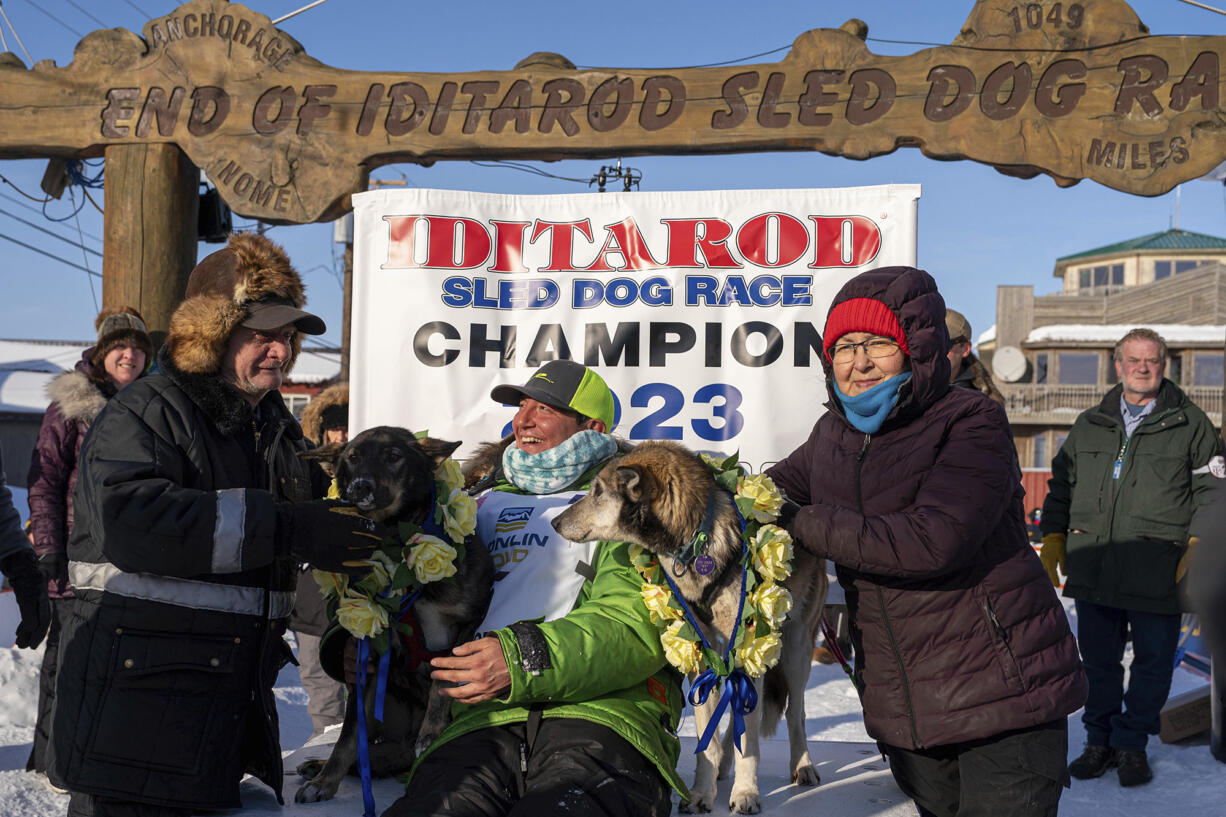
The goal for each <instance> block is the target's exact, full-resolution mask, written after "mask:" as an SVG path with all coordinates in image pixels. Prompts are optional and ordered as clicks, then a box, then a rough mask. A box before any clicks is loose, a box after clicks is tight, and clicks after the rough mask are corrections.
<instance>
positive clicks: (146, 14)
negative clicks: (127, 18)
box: [123, 0, 153, 20]
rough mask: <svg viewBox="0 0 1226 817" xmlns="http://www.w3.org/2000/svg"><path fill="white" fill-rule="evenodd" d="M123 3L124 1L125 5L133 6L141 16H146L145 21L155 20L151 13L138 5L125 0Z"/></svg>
mask: <svg viewBox="0 0 1226 817" xmlns="http://www.w3.org/2000/svg"><path fill="white" fill-rule="evenodd" d="M123 1H124V2H125V3H127V4H128V5H129V6H131V7H132V8H134V9H136V10H137V11H139V12H140V13H141V14H143V15H145V19H146V20H149V19H152V18H153V15H152V14H150V13H149V12H147V11H145V10H144V9H142V8H141V7H140V6H138V5H136V4H135V3H133V2H132V0H123Z"/></svg>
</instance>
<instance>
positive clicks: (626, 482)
mask: <svg viewBox="0 0 1226 817" xmlns="http://www.w3.org/2000/svg"><path fill="white" fill-rule="evenodd" d="M616 475H617V489H618V490H619V491H620V492H621V493H622V494H623V495H624V496H625V497H626V499H628V500H630V501H631V502H639V501H641V500H642V499H643V494H644V493H645V492H646V488H647V486H646V484H645V482H646V481H645V480H644V479H643V474H642V473H640V472H639V470H638V469H637V468H634V467H633V466H629V465H623V466H621V467H620V468H618V469H617V472H616Z"/></svg>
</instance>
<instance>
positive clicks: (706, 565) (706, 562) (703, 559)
mask: <svg viewBox="0 0 1226 817" xmlns="http://www.w3.org/2000/svg"><path fill="white" fill-rule="evenodd" d="M694 570H695V571H697V573H698V574H699V575H700V576H709V575H711V571H713V570H715V557H714V556H712V555H710V554H709V553H704V554H702V555H701V556H699V557H698V558H697V559H695V560H694Z"/></svg>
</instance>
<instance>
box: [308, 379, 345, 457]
mask: <svg viewBox="0 0 1226 817" xmlns="http://www.w3.org/2000/svg"><path fill="white" fill-rule="evenodd" d="M331 410H341V411H343V412H344V414H345V415H346V417H347V416H348V414H349V384H348V383H337V384H335V385H332V386H329V387H328V388H326V389H324V390H323V391H321V392H320V393H319V394H317V395H316V396H315V397H314V398H313V399H312V400H311V402H309V403H307V406H306V408H305V409H303V410H302V433H303V435H304V436H305V437H306V438H307V439H308V440H310V441H311V442H313V443H315V444H316V445H322V444H323V442H324V439H323V436H324V428H325V420H326V419H328V416H329V415H331V414H332V413H333V412H332V411H331Z"/></svg>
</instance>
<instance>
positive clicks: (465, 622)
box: [294, 426, 494, 803]
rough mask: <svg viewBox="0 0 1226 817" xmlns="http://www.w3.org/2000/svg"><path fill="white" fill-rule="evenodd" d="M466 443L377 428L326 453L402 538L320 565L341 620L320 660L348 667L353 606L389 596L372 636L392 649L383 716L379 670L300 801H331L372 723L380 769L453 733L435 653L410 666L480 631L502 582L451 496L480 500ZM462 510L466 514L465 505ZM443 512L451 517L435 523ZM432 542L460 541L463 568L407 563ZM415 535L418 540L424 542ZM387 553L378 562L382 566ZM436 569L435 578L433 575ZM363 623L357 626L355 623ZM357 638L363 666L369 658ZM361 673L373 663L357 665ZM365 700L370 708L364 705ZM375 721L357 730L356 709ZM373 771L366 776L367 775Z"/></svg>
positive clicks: (349, 710) (347, 490) (354, 700)
mask: <svg viewBox="0 0 1226 817" xmlns="http://www.w3.org/2000/svg"><path fill="white" fill-rule="evenodd" d="M459 446H460V443H458V442H448V441H446V440H437V439H433V438H430V437H422V438H420V439H419V438H418V437H417V436H416V435H414V434H413V432H411V431H409V430H408V429H405V428H398V427H393V426H379V427H377V428H372V429H368V430H366V431H363V432H362V433H361V434H358V435H357V436H355V437H354V438H353V439H352V440H350V441H349V442H348V443H346V444H344V445H343V446H341V447H339V448H337V447H326V448H325V449H321V450H320V452H319V453H317V454H316V456H320V457H334V460H333V462H334V464H335V469H336V470H335V473H336V487H337V490H338V492H339V494H340V497H341V498H342V499H343V500H345V501H346V502H349V503H352V504H353V505H355V506H357V508H358V510H360V511H361V512H362V513H363V514H364V515H366V516H368V517H370V518H371V519H374V520H375V521H377V522H381V523H383V524H385V525H388V526H390V527H391V528H392V530H393V533H394V537H395V538H394V539H393V540H384V543H383V544H382V545H381V547H380V550H379V551H377V552H376V554H375V557H374V558H373V559H372V564H370V565H369V566H370V567H371V572H370V573H368V574H367V575H366V576H365V577H364V578H350V577H344V576H340V575H339V574H323V575H322V576H321V575H320V574H319V573H318V572H317V574H316V575H317V577H319V578H320V579H321V581H320V584H321V589H323V591H324V594H325V596H329V597H332V598H334V599H335V600H336V602H337V616H336V618H337V619H338V620H339V622H340V624H339V625H338V627H337V628H334V629H333V630H332V631H330V632H329V634H328V635H326V636H325V637H324V643H323V645H322V646H321V650H320V652H321V659H322V660H323V662H324V664H325V667H326V668H327V669H328V671H329V674H331V675H333V676H334V677H335V676H337V675H343V671H342V670H338V669H337V666H336V662H337V661H341V660H344V659H343V658H342V657H341V654H342V652H343V649H344V643H345V642H346V641H347V640H348V637H349V635H350V634H351V633H353V631H352V630H351V629H349V627H348V626H345V625H346V615H345V613H346V610H345V604H346V602H349V603H351V604H353V605H354V607H355V609H358V610H360V609H361V608H362V606H363V605H364V606H365V608H366V609H367V610H368V611H369V610H371V609H373V605H381V606H382V607H383V609H384V611H385V613H386V618H387V621H388V625H387V627H385V628H383V629H382V630H381V633H380V634H381V635H382V636H383V637H382V639H380V638H378V637H377V636H375V637H372V638H370V640H369V641H367V642H366V645H367V649H369V648H370V647H372V646H375V647H376V651H377V650H378V647H381V648H382V649H383V650H384V651H389V652H390V657H389V659H388V664H390V665H391V666H392V667H397V668H400V669H399V670H392V671H389V672H387V678H386V691H385V694H384V699H383V712H382V715H383V717H382V720H379V719H377V718H376V717H374V712H375V705H376V696H377V687H378V684H377V683H376V682H375V679H374V678H373V677H372V678H370V679H366V680H365V682H364V683H363V684H362V686H363V687H364V688H363V689H362V694H361V695H360V696H359V695H358V694H356V693H357V690H356V688H355V687H354V686H351V687H350V689H349V695H348V700H347V703H346V706H345V720H344V723H343V726H342V727H341V733H340V736H339V737H338V738H337V740H336V744H335V745H334V746H333V748H332V753H331V755H330V756H329V757H328V759H327V760H326V761H324V760H308V761H306V762H304V763H302V764H301V765H299V766H298V769H297V771H298V774H300V775H302V776H303V777H305V778H307V781H306V782H305V783H304V784H302V786H301V787H299V789H298V792H297V794H296V795H295V797H294V799H295V800H296V801H297V802H299V803H310V802H317V801H320V800H329V799H331V798H332V797H334V796H335V795H336V791H337V788H338V787H339V785H340V782H341V780H342V779H343V778H344V776H345V774H346V773H357V772H358V769H357V762H358V742H359V735H360V733H365V737H366V740H367V744H368V748H369V758H370V762H369V769H368V773H369V776H370V777H387V776H391V775H395V774H399V773H402V772H406V771H408V769H409V768H410V767H411V766H412V764H413V761H414V759H415V758H416V756H417V754H418V753H419V752H420V751H421V750H423V749H424V748H425V747H426V746H428V745H429V744H430V742H431V741H433V740H434V738H436V737H438V735H439V734H440V733H441V732H442V731H443V729H444V728H445V727H446V725H447V722H448V720H449V717H450V700H451V699H450V698H448V697H446V696H444V695H442V694H440V692H439V688H440V685H441V684H442V682H438V681H434V682H432V681H431V679H430V663H429V661H427V660H421V661H420V663H418V664H417V666H416V667H413V668H412V669H409V670H406V669H404V668H405V667H409V666H410V657H409V654H410V653H414V652H417V653H420V652H421V651H423V650H424V651H426V652H429V653H442V652H445V651H449V650H450V649H451V648H452V647H454V646H456V645H457V644H462V643H464V642H467V641H469V640H471V638H472V636H473V634H474V632H475V630H476V627H477V625H478V624H480V623H481V619H482V618H483V617H484V616H485V612H486V609H487V608H488V606H489V598H490V595H491V593H492V592H493V590H492V589H493V575H494V567H493V561H492V560H491V559H490V555H489V551H488V550H487V549H486V548H485V546H484V545H483V544H482V543H481V542H480V541H478V540H477V539H476V537H475V536H473V535H472V530H471V527H461V528H460V529H457V527H456V526H455V525H454V524H452V523H453V522H454V518H452V517H453V516H454V515H455V514H453V511H454V509H452V508H451V507H450V504H454V503H457V502H471V501H472V500H471V498H470V497H468V495H467V494H466V493H464V491H462V490H458V491H457V490H456V489H457V488H461V487H462V482H463V477H462V476H461V474H460V469H459V466H458V465H457V464H456V463H455V462H454V461H453V460H450V459H449V457H450V456H451V454H452V453H453V452H454V451H455V450H456V448H458V447H459ZM460 516H465V515H463V514H461V515H460ZM439 518H442V519H443V523H442V525H440V524H439V522H438V521H437V520H438V519H439ZM427 540H429V542H430V544H431V545H432V546H433V543H435V542H437V543H440V544H444V543H447V542H450V543H451V544H450V545H446V546H447V547H449V548H452V551H453V552H454V553H455V555H454V557H453V560H452V562H453V564H454V568H455V573H454V575H451V576H449V577H447V578H446V579H445V580H426V579H423V578H422V576H421V575H420V574H415V573H414V571H413V570H412V569H411V568H410V567H409V561H410V560H409V558H408V557H409V555H410V551H412V550H413V549H414V548H415V547H420V546H421V544H420V543H422V542H426V541H427ZM415 543H418V544H416V545H415ZM373 562H378V564H377V565H376V564H373ZM427 578H429V577H427ZM355 629H356V628H355ZM365 658H366V650H365V649H363V648H361V647H360V648H359V664H360V665H364V664H365V663H366V661H365ZM355 674H357V675H358V677H359V678H362V677H363V676H364V675H365V672H364V669H362V670H357V671H356V673H355ZM359 705H360V706H361V708H360V709H359ZM359 717H363V719H364V723H363V724H362V726H363V727H365V728H364V729H362V730H359V728H358V726H359V723H358V719H359ZM367 784H368V781H366V780H364V785H367Z"/></svg>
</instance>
